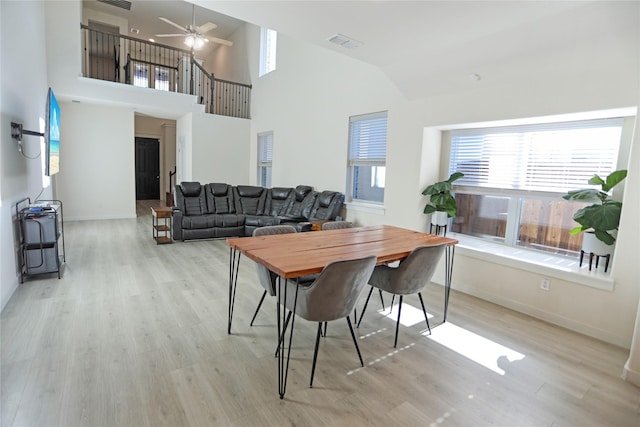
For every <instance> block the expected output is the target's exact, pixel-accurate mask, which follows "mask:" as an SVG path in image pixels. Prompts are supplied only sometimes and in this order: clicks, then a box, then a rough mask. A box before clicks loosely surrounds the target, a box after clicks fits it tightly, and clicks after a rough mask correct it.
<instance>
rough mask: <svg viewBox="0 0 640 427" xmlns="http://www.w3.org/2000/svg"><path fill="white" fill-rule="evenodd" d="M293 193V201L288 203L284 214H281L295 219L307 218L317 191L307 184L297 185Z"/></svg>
mask: <svg viewBox="0 0 640 427" xmlns="http://www.w3.org/2000/svg"><path fill="white" fill-rule="evenodd" d="M294 193H295V198H294V200H293V202H292V203H291V204H290V205H289V207H288V208H287V211H286V212H285V214H284V215H281V216H283V217H287V218H295V219H296V220H308V219H309V218H310V216H311V209H312V208H313V204H314V202H315V200H316V197H317V195H318V193H317V192H316V191H313V190H312V189H311V187H309V186H308V185H299V186H297V187H296V188H295V190H294Z"/></svg>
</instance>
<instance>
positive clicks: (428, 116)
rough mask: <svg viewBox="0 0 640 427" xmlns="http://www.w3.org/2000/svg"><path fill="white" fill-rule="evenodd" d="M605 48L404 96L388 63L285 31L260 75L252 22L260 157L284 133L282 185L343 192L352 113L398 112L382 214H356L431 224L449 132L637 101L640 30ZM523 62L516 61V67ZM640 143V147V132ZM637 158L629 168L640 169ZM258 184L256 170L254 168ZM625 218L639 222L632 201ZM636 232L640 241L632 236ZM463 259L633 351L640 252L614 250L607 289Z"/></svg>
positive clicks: (633, 224) (475, 289) (629, 188)
mask: <svg viewBox="0 0 640 427" xmlns="http://www.w3.org/2000/svg"><path fill="white" fill-rule="evenodd" d="M616 37H617V40H616V45H615V48H611V47H610V46H608V44H607V43H585V44H584V45H580V46H574V47H573V50H572V51H571V52H557V51H554V52H553V55H550V56H548V57H545V58H542V59H544V62H542V59H541V62H540V68H539V72H538V74H537V75H536V81H520V80H519V79H518V78H517V77H516V76H506V77H504V76H503V77H504V78H502V79H495V80H491V79H487V80H488V81H487V80H482V81H481V82H480V83H479V84H478V85H477V87H476V88H473V89H469V88H467V87H465V88H464V90H461V91H460V92H454V93H449V94H447V95H442V96H438V97H431V98H425V99H420V100H416V101H408V100H406V99H405V98H404V97H403V96H402V95H401V94H400V92H399V91H398V90H397V89H396V87H395V86H394V85H393V84H392V83H391V82H390V81H389V80H388V79H387V78H386V76H385V75H383V74H382V73H381V72H380V71H379V70H378V69H376V68H374V67H372V66H369V65H366V64H363V63H360V62H358V61H354V60H350V59H347V58H345V57H343V56H342V55H339V54H336V53H333V52H330V51H328V50H325V49H322V48H318V47H316V46H313V45H310V44H306V43H303V42H298V41H295V40H292V39H290V38H288V37H286V36H285V35H282V34H279V35H278V57H277V70H276V71H275V72H274V73H271V74H269V75H267V76H264V77H262V78H258V77H257V58H258V45H259V30H258V28H257V27H255V26H251V25H248V26H247V41H248V54H249V60H250V64H251V67H250V70H251V75H252V79H253V81H254V89H253V94H252V102H253V103H252V117H253V120H252V129H251V139H250V141H251V142H250V144H251V160H250V164H251V165H254V164H255V162H256V135H257V133H258V132H264V131H269V130H272V131H274V160H273V183H274V185H276V186H280V185H282V186H291V185H296V184H301V183H305V184H310V185H313V186H314V187H316V188H318V189H336V190H341V191H345V180H346V159H347V157H346V156H347V153H346V150H347V140H348V139H347V130H348V120H349V116H351V115H355V114H363V113H369V112H374V111H380V110H388V111H389V135H388V157H387V182H386V188H385V210H384V213H382V214H380V213H371V212H365V211H358V210H355V209H354V208H353V206H349V207H348V208H347V219H349V220H352V221H355V222H356V223H358V224H362V225H371V224H380V223H387V224H393V225H400V226H404V227H407V228H411V229H415V230H425V229H426V217H425V216H424V215H423V214H422V213H421V212H422V208H423V205H424V200H423V197H422V196H421V194H420V193H421V191H422V189H423V188H424V187H425V186H426V185H427V184H428V183H431V182H433V181H435V180H437V179H439V178H442V177H445V176H444V175H446V171H441V170H440V151H441V146H440V145H441V141H440V130H439V129H440V128H446V127H447V126H448V125H459V124H465V123H474V122H482V121H494V120H505V119H518V118H528V117H540V116H547V115H555V114H568V113H575V112H584V111H594V110H603V109H610V108H622V107H629V106H637V105H638V104H639V101H640V100H639V99H638V90H639V89H638V88H639V87H640V65H639V59H640V56H639V55H638V53H639V52H640V37H638V29H637V28H636V30H635V32H625V33H622V34H617V35H616ZM512 65H513V64H512ZM635 144H636V145H637V144H638V142H637V138H636V142H635ZM638 167H639V166H638V164H637V163H634V164H631V165H630V168H631V169H634V168H638ZM250 172H251V174H252V180H254V179H255V170H254V168H253V166H252V167H251V170H250ZM639 191H640V179H639V178H638V174H630V177H629V178H628V179H627V182H626V193H627V194H629V192H639ZM623 215H624V216H626V217H627V218H629V216H631V217H632V218H638V216H640V212H638V208H637V207H636V206H633V205H632V204H631V203H630V204H629V205H628V206H625V209H624V210H623ZM637 234H638V224H637V221H629V220H628V219H627V220H626V221H624V222H623V223H622V224H621V226H620V234H619V236H620V237H619V244H620V245H621V247H627V246H630V245H631V244H632V243H630V240H629V239H631V241H634V242H636V241H637V240H633V239H635V238H636V237H637ZM634 236H635V237H634ZM460 252H461V251H459V252H458V253H457V255H456V260H455V270H454V274H453V282H454V283H453V286H454V288H456V289H461V290H464V291H465V292H468V293H470V294H474V295H478V296H480V297H482V298H485V299H488V300H490V301H495V302H498V303H500V304H503V305H506V306H508V307H512V308H514V309H517V310H520V311H522V312H525V313H529V314H532V315H534V316H537V317H539V318H541V319H545V320H548V321H550V322H553V323H556V324H559V325H562V326H565V327H569V328H572V329H574V330H577V331H580V332H583V333H586V334H588V335H591V336H594V337H597V338H600V339H603V340H605V341H609V342H612V343H615V344H617V345H621V346H625V347H629V346H630V342H631V337H632V335H633V326H634V322H635V317H636V311H637V306H638V299H639V296H640V287H639V283H638V281H637V279H635V277H637V275H634V274H633V272H634V270H635V266H636V264H637V251H633V250H627V251H624V253H622V251H617V252H616V259H615V262H614V266H613V268H614V273H613V278H614V280H615V289H614V290H613V291H602V290H597V289H593V288H589V287H585V286H583V285H582V284H580V283H579V281H580V279H576V281H575V282H571V281H567V280H559V279H558V280H553V283H552V290H551V291H550V292H547V293H541V292H540V291H539V281H540V274H537V273H535V272H527V271H524V270H520V269H517V268H514V267H509V266H504V265H500V264H496V263H494V262H491V261H487V260H478V259H475V258H472V257H469V256H465V255H464V254H461V253H460Z"/></svg>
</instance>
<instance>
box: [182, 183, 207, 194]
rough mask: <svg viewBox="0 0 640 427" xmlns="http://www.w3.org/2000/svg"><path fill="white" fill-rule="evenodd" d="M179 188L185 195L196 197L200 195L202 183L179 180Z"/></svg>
mask: <svg viewBox="0 0 640 427" xmlns="http://www.w3.org/2000/svg"><path fill="white" fill-rule="evenodd" d="M180 189H181V190H182V195H183V196H185V197H196V196H198V195H200V191H201V190H202V185H200V183H199V182H181V183H180Z"/></svg>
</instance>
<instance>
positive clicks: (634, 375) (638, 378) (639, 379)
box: [622, 360, 640, 387]
mask: <svg viewBox="0 0 640 427" xmlns="http://www.w3.org/2000/svg"><path fill="white" fill-rule="evenodd" d="M622 378H623V379H624V380H625V381H627V382H629V383H631V384H634V385H637V386H638V387H640V372H638V371H634V370H633V369H631V368H630V367H629V361H628V360H627V363H625V364H624V371H623V373H622Z"/></svg>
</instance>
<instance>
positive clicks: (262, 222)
mask: <svg viewBox="0 0 640 427" xmlns="http://www.w3.org/2000/svg"><path fill="white" fill-rule="evenodd" d="M279 224H280V220H279V219H278V218H275V217H272V216H266V215H246V216H245V218H244V225H248V226H252V227H267V226H269V225H279Z"/></svg>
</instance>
